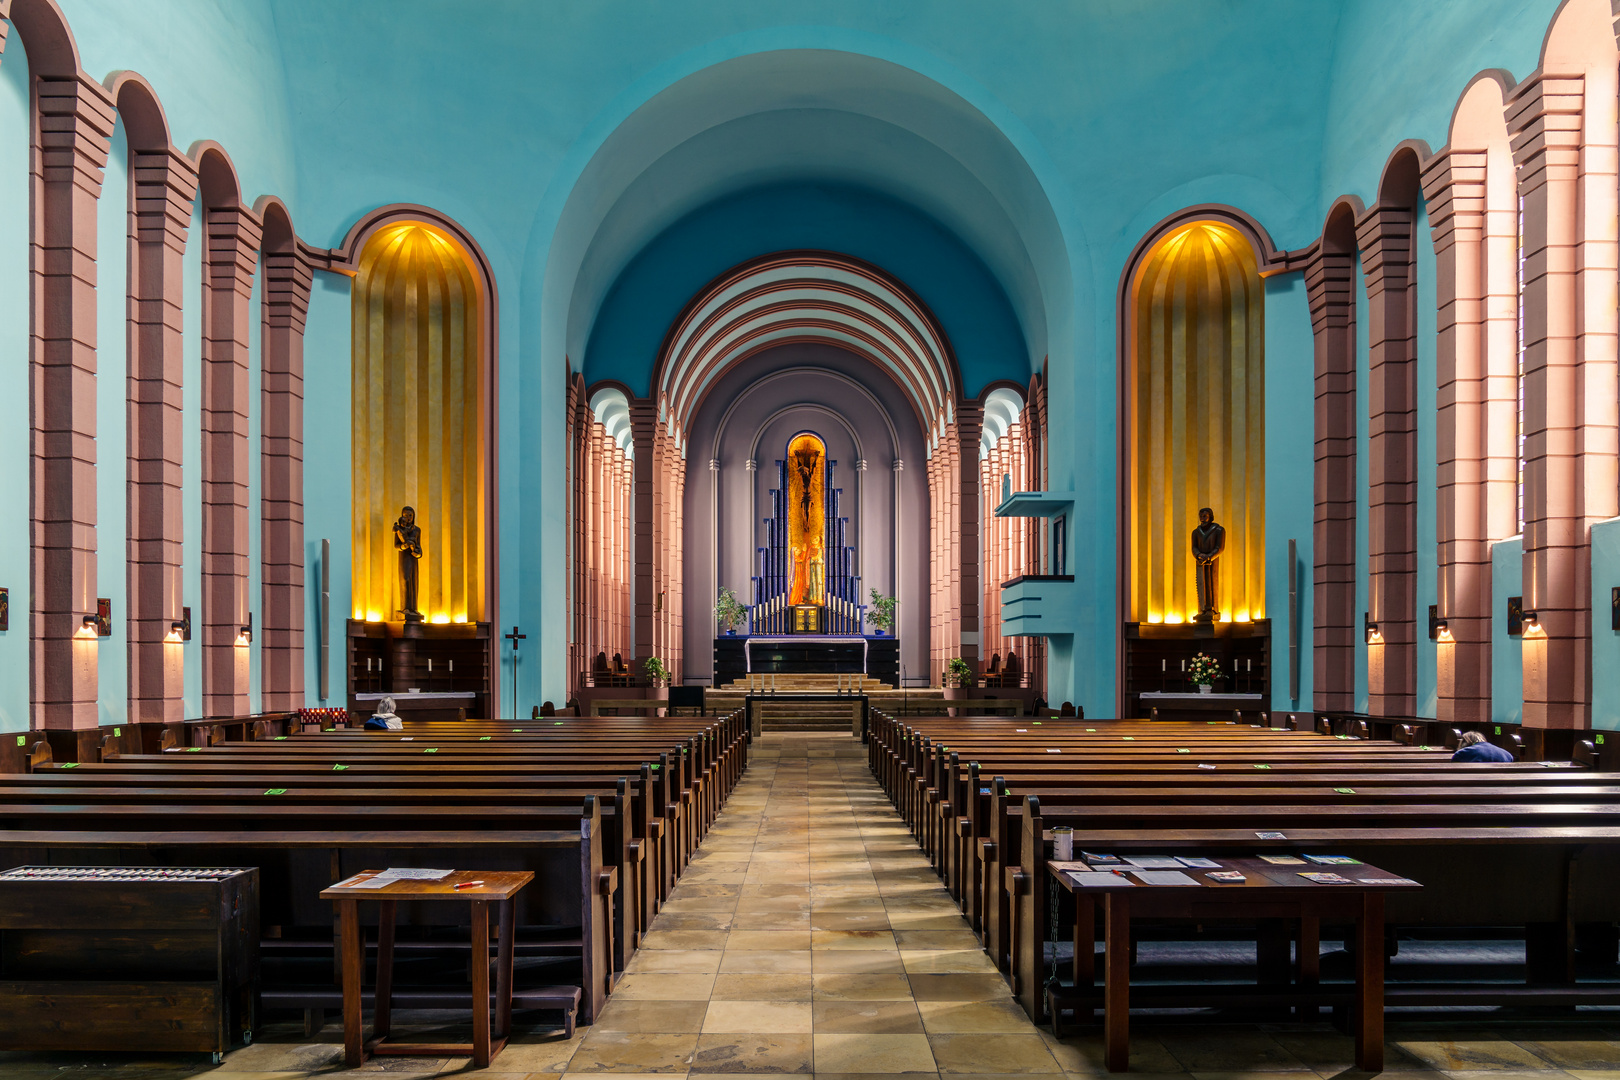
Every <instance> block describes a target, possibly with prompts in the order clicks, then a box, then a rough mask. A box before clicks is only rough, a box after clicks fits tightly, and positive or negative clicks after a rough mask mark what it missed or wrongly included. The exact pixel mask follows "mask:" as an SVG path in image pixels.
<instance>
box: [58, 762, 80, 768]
mask: <svg viewBox="0 0 1620 1080" xmlns="http://www.w3.org/2000/svg"><path fill="white" fill-rule="evenodd" d="M78 767H79V763H78V762H77V761H64V762H62V764H61V765H60V766H59V768H63V769H77V768H78Z"/></svg>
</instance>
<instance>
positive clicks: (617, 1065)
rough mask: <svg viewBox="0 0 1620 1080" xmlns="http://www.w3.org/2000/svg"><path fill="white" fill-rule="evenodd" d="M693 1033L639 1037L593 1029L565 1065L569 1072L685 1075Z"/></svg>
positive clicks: (692, 1048) (693, 1048)
mask: <svg viewBox="0 0 1620 1080" xmlns="http://www.w3.org/2000/svg"><path fill="white" fill-rule="evenodd" d="M697 1041H698V1037H697V1035H695V1034H678V1035H665V1034H640V1033H631V1032H624V1031H597V1030H592V1031H590V1032H588V1033H587V1034H586V1035H585V1040H584V1041H583V1042H581V1043H580V1045H579V1050H578V1051H577V1052H576V1053H575V1054H574V1058H573V1060H572V1061H570V1062H569V1063H568V1071H569V1072H571V1073H577V1072H589V1073H600V1072H609V1073H683V1074H684V1073H685V1072H686V1071H687V1070H688V1069H689V1068H690V1067H691V1063H692V1055H693V1053H694V1052H695V1051H696V1049H697Z"/></svg>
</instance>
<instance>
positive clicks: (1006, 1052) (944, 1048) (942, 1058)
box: [928, 1031, 1063, 1076]
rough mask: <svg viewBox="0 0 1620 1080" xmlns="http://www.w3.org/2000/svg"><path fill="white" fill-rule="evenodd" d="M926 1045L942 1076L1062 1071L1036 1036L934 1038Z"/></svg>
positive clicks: (965, 1035)
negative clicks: (931, 1052) (930, 1050)
mask: <svg viewBox="0 0 1620 1080" xmlns="http://www.w3.org/2000/svg"><path fill="white" fill-rule="evenodd" d="M928 1045H929V1047H930V1048H931V1049H932V1050H933V1052H934V1061H935V1062H936V1063H937V1064H938V1065H939V1072H940V1075H941V1076H945V1075H948V1074H950V1073H985V1072H997V1073H1056V1072H1062V1071H1063V1070H1062V1069H1061V1068H1059V1067H1058V1063H1057V1061H1056V1059H1054V1058H1053V1057H1052V1054H1051V1052H1050V1051H1048V1050H1047V1048H1046V1043H1045V1042H1044V1041H1043V1040H1042V1039H1041V1037H1040V1035H1039V1033H1037V1032H1035V1031H1026V1032H1024V1033H1021V1034H1020V1033H1009V1032H1000V1033H997V1034H993V1035H983V1034H938V1035H936V1034H933V1033H930V1034H929V1036H928Z"/></svg>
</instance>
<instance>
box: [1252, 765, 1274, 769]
mask: <svg viewBox="0 0 1620 1080" xmlns="http://www.w3.org/2000/svg"><path fill="white" fill-rule="evenodd" d="M1255 768H1257V769H1269V768H1271V766H1270V765H1256V766H1255Z"/></svg>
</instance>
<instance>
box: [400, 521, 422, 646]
mask: <svg viewBox="0 0 1620 1080" xmlns="http://www.w3.org/2000/svg"><path fill="white" fill-rule="evenodd" d="M394 550H396V551H398V552H399V580H400V586H401V588H402V589H403V591H404V603H403V608H402V613H403V614H404V616H405V621H406V622H421V621H422V613H421V612H420V611H418V610H416V564H417V562H418V561H419V560H420V559H421V558H422V529H421V527H420V526H418V525H417V524H416V511H415V510H414V509H413V508H411V507H409V506H407V507H406V508H405V509H403V510H401V511H400V512H399V520H398V521H396V522H394Z"/></svg>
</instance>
